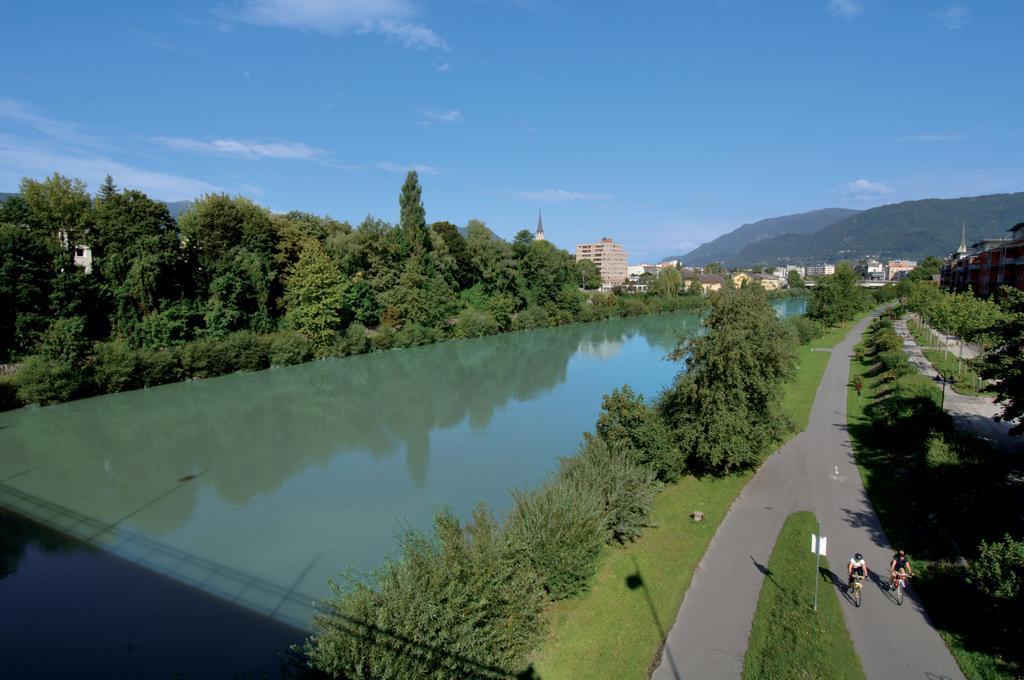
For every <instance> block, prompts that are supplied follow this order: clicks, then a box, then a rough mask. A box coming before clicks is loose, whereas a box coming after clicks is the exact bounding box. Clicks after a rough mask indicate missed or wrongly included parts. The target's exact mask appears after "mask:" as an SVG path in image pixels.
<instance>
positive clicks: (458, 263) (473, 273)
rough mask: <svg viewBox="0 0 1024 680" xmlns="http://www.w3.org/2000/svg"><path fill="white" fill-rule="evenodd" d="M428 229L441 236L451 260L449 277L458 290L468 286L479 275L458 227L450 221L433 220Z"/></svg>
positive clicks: (475, 280)
mask: <svg viewBox="0 0 1024 680" xmlns="http://www.w3.org/2000/svg"><path fill="white" fill-rule="evenodd" d="M430 230H431V231H432V232H434V233H435V234H437V235H438V236H440V237H441V239H442V240H443V241H444V244H445V246H446V247H447V249H448V254H449V255H450V256H451V258H452V261H453V268H452V270H451V277H452V279H453V280H454V281H455V284H456V285H457V289H458V290H464V289H466V288H469V287H470V286H472V285H473V284H474V283H476V282H477V280H478V279H479V277H480V272H479V271H478V270H477V268H476V266H475V265H474V264H473V258H472V256H471V255H470V252H469V247H468V246H467V245H466V239H465V238H463V236H462V234H460V233H459V228H458V227H456V226H455V225H454V224H452V223H451V222H434V223H433V224H432V225H430Z"/></svg>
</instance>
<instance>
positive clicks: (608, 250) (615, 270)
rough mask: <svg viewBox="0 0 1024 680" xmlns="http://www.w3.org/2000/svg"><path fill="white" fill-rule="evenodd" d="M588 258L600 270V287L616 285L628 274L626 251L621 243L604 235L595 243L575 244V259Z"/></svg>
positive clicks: (578, 260)
mask: <svg viewBox="0 0 1024 680" xmlns="http://www.w3.org/2000/svg"><path fill="white" fill-rule="evenodd" d="M582 260H590V261H591V262H593V263H594V264H596V265H597V269H598V271H599V272H601V282H602V284H603V285H602V287H605V286H617V285H619V284H621V283H622V282H624V281H625V280H626V279H627V278H628V276H629V274H628V265H627V264H626V262H627V256H626V251H625V249H624V248H623V247H622V244H619V243H615V242H614V241H612V240H611V239H610V238H608V237H605V238H603V239H601V240H600V241H599V242H597V243H581V244H579V245H577V246H576V261H577V262H580V261H582Z"/></svg>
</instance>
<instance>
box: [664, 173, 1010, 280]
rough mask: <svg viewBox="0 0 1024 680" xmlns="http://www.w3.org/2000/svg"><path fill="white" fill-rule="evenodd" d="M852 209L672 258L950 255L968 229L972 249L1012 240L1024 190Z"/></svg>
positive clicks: (753, 230)
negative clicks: (981, 242)
mask: <svg viewBox="0 0 1024 680" xmlns="http://www.w3.org/2000/svg"><path fill="white" fill-rule="evenodd" d="M845 212H846V214H843V209H841V208H828V209H825V210H815V211H812V212H809V213H801V214H798V215H788V216H785V217H777V218H772V219H769V220H761V221H760V222H755V223H753V224H745V225H743V226H741V227H739V228H737V229H735V230H733V231H731V232H729V233H728V234H724V235H722V236H719V237H718V238H716V239H715V240H713V241H710V242H708V243H705V244H703V245H701V246H700V247H699V248H696V249H695V250H692V251H690V252H689V253H687V254H685V255H682V256H676V257H674V258H665V259H666V260H667V259H680V260H682V261H683V263H684V264H687V265H696V266H703V265H705V264H708V263H710V262H723V263H724V264H725V265H726V266H729V267H744V266H751V265H756V264H764V265H783V264H818V263H834V262H839V261H840V260H858V259H860V258H862V257H877V258H879V259H883V260H885V259H897V258H901V259H909V260H922V259H924V258H925V257H927V256H928V255H938V256H944V255H946V254H947V253H950V252H952V251H953V250H955V249H956V247H957V246H958V245H959V243H960V229H961V225H963V226H964V227H965V228H966V233H967V243H968V245H970V244H971V243H972V242H975V241H978V240H980V239H982V238H992V237H1002V236H1005V235H1006V230H1007V229H1009V228H1010V227H1012V226H1013V225H1014V224H1017V223H1018V222H1021V221H1024V192H1020V193H1014V194H990V195H987V196H971V197H967V198H951V199H940V198H930V199H925V200H920V201H904V202H902V203H893V204H890V205H883V206H879V207H877V208H871V209H869V210H863V211H849V210H848V211H845ZM758 225H767V226H766V227H765V226H760V227H759V226H758ZM772 232H774V233H772Z"/></svg>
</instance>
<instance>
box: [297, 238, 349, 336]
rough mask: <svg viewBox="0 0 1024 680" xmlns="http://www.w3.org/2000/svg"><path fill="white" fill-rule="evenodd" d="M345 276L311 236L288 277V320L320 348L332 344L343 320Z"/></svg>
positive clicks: (304, 244) (303, 246) (344, 320)
mask: <svg viewBox="0 0 1024 680" xmlns="http://www.w3.org/2000/svg"><path fill="white" fill-rule="evenodd" d="M345 288H346V286H345V279H344V277H343V276H342V275H341V272H340V271H338V267H337V266H336V265H335V264H334V263H333V262H332V261H331V258H330V257H328V256H327V253H325V252H324V249H323V246H321V245H320V242H319V241H316V240H314V239H308V240H307V241H306V242H305V243H303V245H302V250H301V251H300V252H299V259H298V260H297V261H296V262H295V264H294V265H293V266H292V267H291V268H290V269H289V272H288V278H287V279H286V281H285V294H284V295H285V307H286V309H287V311H286V312H285V323H287V324H288V326H289V327H291V328H292V329H294V330H296V331H298V332H300V333H302V334H303V335H305V336H306V337H307V338H308V339H309V342H310V345H311V346H312V347H313V348H314V350H315V351H317V352H322V351H323V350H325V349H326V348H327V346H328V345H330V343H331V341H332V340H333V339H334V337H335V335H336V334H337V332H338V331H339V330H340V329H341V327H342V325H343V323H345V322H346V321H347V319H344V318H343V317H342V314H343V311H344V309H345Z"/></svg>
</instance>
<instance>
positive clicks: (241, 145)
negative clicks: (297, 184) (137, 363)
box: [153, 137, 327, 161]
mask: <svg viewBox="0 0 1024 680" xmlns="http://www.w3.org/2000/svg"><path fill="white" fill-rule="evenodd" d="M153 139H154V140H155V141H157V142H159V143H161V144H163V145H164V146H167V147H170V148H172V149H179V150H182V151H196V152H199V153H209V154H215V155H218V156H235V157H238V158H249V159H252V160H257V159H261V158H274V159H285V160H300V161H315V160H320V159H321V158H322V157H323V156H325V155H326V154H327V152H326V151H324V150H322V149H314V148H313V147H310V146H307V145H305V144H302V143H301V142H249V141H243V140H238V139H214V140H212V141H204V140H201V139H191V138H188V137H154V138H153Z"/></svg>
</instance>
